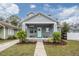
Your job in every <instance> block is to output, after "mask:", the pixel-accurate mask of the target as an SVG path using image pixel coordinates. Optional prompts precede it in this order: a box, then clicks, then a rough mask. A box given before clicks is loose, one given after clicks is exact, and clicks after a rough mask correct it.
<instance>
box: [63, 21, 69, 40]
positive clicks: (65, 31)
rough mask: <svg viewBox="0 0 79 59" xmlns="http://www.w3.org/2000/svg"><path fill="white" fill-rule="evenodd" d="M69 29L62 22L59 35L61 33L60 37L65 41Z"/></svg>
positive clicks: (67, 25)
mask: <svg viewBox="0 0 79 59" xmlns="http://www.w3.org/2000/svg"><path fill="white" fill-rule="evenodd" d="M69 29H70V26H69V24H67V23H66V22H64V23H63V24H62V27H61V33H62V34H61V35H62V38H63V39H65V40H67V32H68V31H69Z"/></svg>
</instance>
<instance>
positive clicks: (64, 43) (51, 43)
mask: <svg viewBox="0 0 79 59" xmlns="http://www.w3.org/2000/svg"><path fill="white" fill-rule="evenodd" d="M43 43H44V44H45V45H66V44H67V42H65V41H62V42H60V43H59V42H58V43H56V42H46V41H43Z"/></svg>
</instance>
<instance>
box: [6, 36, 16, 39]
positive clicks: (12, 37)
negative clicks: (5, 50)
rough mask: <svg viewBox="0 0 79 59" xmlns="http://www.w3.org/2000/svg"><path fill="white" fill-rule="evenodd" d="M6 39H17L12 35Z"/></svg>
mask: <svg viewBox="0 0 79 59" xmlns="http://www.w3.org/2000/svg"><path fill="white" fill-rule="evenodd" d="M7 39H9V40H13V39H17V38H16V37H15V36H14V35H13V36H9V37H8V38H7Z"/></svg>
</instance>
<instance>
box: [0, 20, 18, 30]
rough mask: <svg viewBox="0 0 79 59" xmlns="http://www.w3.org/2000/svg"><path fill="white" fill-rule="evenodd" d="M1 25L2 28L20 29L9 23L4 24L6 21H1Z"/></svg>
mask: <svg viewBox="0 0 79 59" xmlns="http://www.w3.org/2000/svg"><path fill="white" fill-rule="evenodd" d="M0 24H1V25H2V26H5V27H7V28H13V29H18V28H17V27H16V26H14V25H11V24H9V23H7V22H4V21H0Z"/></svg>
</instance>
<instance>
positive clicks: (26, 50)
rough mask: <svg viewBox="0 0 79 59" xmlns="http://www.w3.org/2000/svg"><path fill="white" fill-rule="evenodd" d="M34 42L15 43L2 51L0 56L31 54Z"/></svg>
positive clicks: (32, 53)
mask: <svg viewBox="0 0 79 59" xmlns="http://www.w3.org/2000/svg"><path fill="white" fill-rule="evenodd" d="M34 50H35V44H16V45H14V46H12V47H10V48H8V49H6V50H4V51H2V52H0V56H33V55H34Z"/></svg>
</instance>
